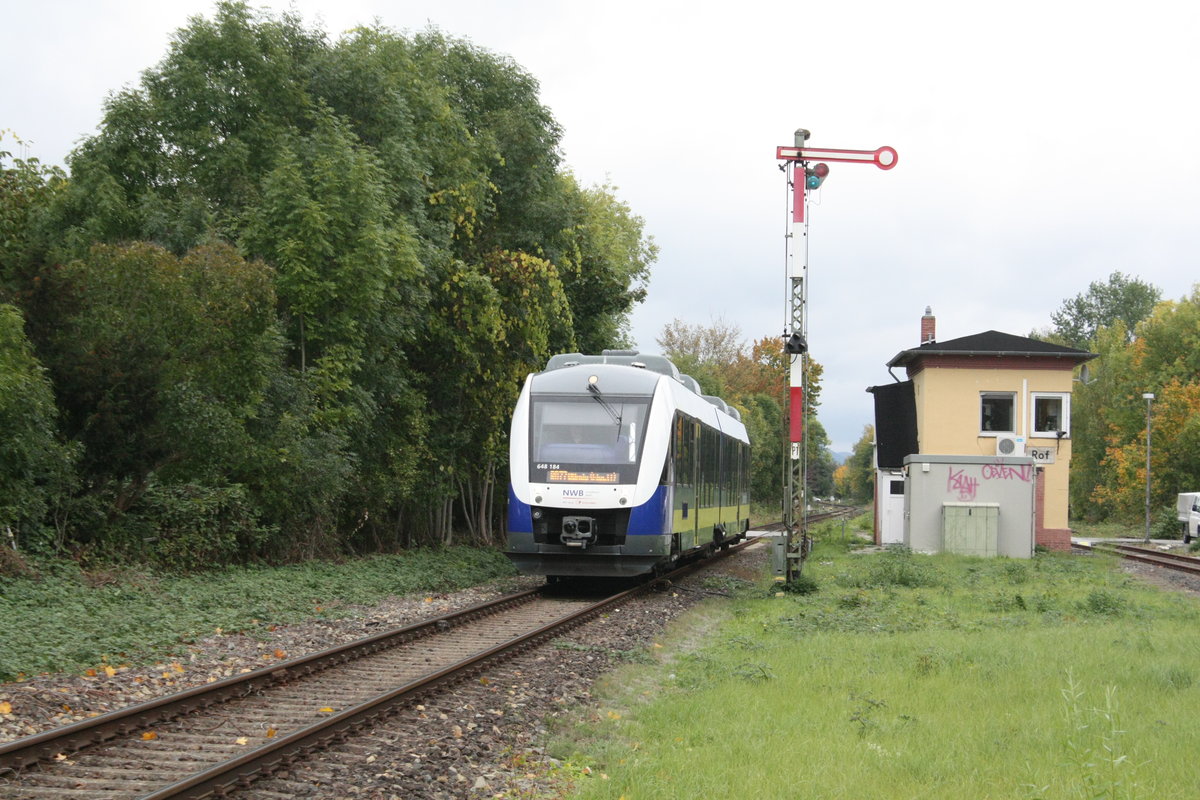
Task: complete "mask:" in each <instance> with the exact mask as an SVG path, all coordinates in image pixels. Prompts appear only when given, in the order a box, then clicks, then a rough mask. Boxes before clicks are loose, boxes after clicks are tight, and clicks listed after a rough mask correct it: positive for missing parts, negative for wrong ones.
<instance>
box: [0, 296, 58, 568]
mask: <svg viewBox="0 0 1200 800" xmlns="http://www.w3.org/2000/svg"><path fill="white" fill-rule="evenodd" d="M56 417H57V412H56V409H55V406H54V393H53V391H52V389H51V387H50V381H49V379H48V378H47V377H46V374H45V370H44V369H43V368H42V365H41V364H40V363H38V360H37V358H36V356H34V353H33V348H32V346H31V345H30V344H29V341H28V340H27V339H26V338H25V331H24V321H23V319H22V317H21V313H20V311H19V310H17V309H16V308H15V307H13V306H11V305H5V304H0V546H4V547H13V548H20V549H27V550H30V551H33V552H38V553H48V552H51V551H52V549H53V547H52V545H53V543H54V534H53V532H52V531H51V530H50V529H49V527H48V526H47V521H48V514H49V512H50V511H51V509H52V508H56V507H57V508H61V507H62V506H63V505H64V504H65V501H66V500H67V497H68V494H69V492H70V490H71V488H72V484H73V482H74V470H73V467H74V464H73V462H74V459H75V450H74V448H72V447H71V446H69V445H67V444H64V443H63V442H62V441H61V440H60V437H59V433H58V425H57V420H56Z"/></svg>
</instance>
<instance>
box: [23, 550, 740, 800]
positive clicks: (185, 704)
mask: <svg viewBox="0 0 1200 800" xmlns="http://www.w3.org/2000/svg"><path fill="white" fill-rule="evenodd" d="M750 543H751V542H745V543H742V544H740V545H737V546H734V547H732V548H730V550H729V551H727V553H732V552H736V551H737V550H740V549H741V548H742V547H745V546H747V545H749V544H750ZM705 563H712V561H711V559H710V560H709V561H707V562H700V563H699V564H694V565H690V566H689V567H685V568H684V569H681V570H677V571H676V572H673V573H671V574H670V575H669V576H664V577H671V578H677V577H680V576H682V574H685V573H686V572H688V571H692V570H695V569H697V568H699V567H701V566H703V564H705ZM650 586H651V584H644V585H642V586H639V587H635V588H633V589H630V590H627V591H624V592H621V593H618V594H614V595H610V596H607V597H604V598H602V599H600V600H594V599H587V600H583V599H579V598H571V597H563V596H558V595H557V594H549V593H547V591H546V590H545V589H534V590H528V591H525V592H519V593H516V594H513V595H509V596H507V597H503V598H500V599H498V600H495V601H492V602H489V603H485V604H481V605H479V606H475V607H473V608H470V609H465V610H463V611H460V612H455V613H452V614H446V615H443V616H440V617H436V618H433V619H430V620H426V621H423V622H420V623H416V624H414V625H409V626H405V627H403V628H399V629H397V630H394V631H390V632H387V633H383V634H379V635H376V636H374V637H370V638H368V639H364V640H361V641H359V642H354V643H351V644H348V645H343V646H340V647H336V648H332V649H330V650H327V651H323V652H320V653H315V654H312V655H310V656H307V657H304V658H299V659H294V660H292V661H288V662H283V663H281V664H279V665H276V666H273V667H270V668H264V669H260V670H257V671H255V672H251V673H247V674H245V675H241V676H238V677H236V678H230V679H227V680H225V681H220V682H217V683H214V684H210V685H208V686H204V687H198V688H195V689H192V690H189V691H186V692H182V693H179V694H176V695H171V696H169V697H164V698H160V699H158V700H155V701H151V702H148V703H144V704H141V705H137V706H133V707H130V708H127V709H123V710H120V711H115V712H112V713H109V714H105V715H103V716H101V717H97V718H95V719H92V720H88V721H86V722H81V723H76V724H74V725H70V726H67V727H65V728H60V729H58V730H54V731H48V732H46V733H43V734H39V735H36V736H31V737H27V738H25V739H21V740H17V741H15V742H9V743H7V744H3V745H0V797H19V798H31V799H37V798H85V797H86V798H93V799H94V800H117V799H118V798H142V799H143V800H159V799H160V798H201V797H211V796H216V795H223V794H226V793H229V792H232V791H235V790H237V789H239V788H242V787H245V786H248V785H249V784H250V783H251V782H253V781H254V780H256V779H257V778H259V777H263V776H267V775H270V774H272V773H274V772H276V771H280V770H282V771H286V768H287V767H288V766H289V765H290V764H294V763H297V762H299V761H302V760H304V759H306V757H307V756H309V755H310V754H312V753H315V752H317V751H319V750H321V749H322V748H325V747H327V746H329V745H332V744H334V743H337V742H340V741H343V740H346V739H347V738H350V737H352V736H355V735H357V734H358V733H360V732H362V731H365V730H369V729H370V728H371V727H372V726H373V725H374V724H376V723H377V722H378V721H379V720H381V719H383V718H386V717H387V716H389V715H391V714H393V713H395V712H396V711H398V710H400V709H402V708H406V707H409V706H411V705H413V704H415V703H417V702H419V701H421V700H422V699H423V698H425V697H426V696H428V695H430V694H431V693H434V692H436V691H437V690H438V689H440V688H444V687H447V686H449V685H451V684H454V683H457V682H459V681H461V680H462V679H464V678H466V677H470V676H472V675H475V674H478V673H479V672H480V671H481V670H483V669H485V668H487V666H488V665H491V664H494V663H496V662H497V661H499V660H503V659H504V658H505V657H507V656H511V655H514V654H517V653H520V652H523V651H525V650H528V649H530V648H532V647H535V646H537V645H538V644H540V643H542V642H546V641H548V640H551V639H553V638H554V637H556V636H559V635H561V634H562V633H563V632H564V631H565V630H567V629H569V628H571V627H573V626H575V625H578V624H581V623H582V622H584V621H586V620H588V619H590V618H592V617H594V616H596V615H598V614H600V613H603V612H604V611H605V610H606V609H609V608H612V607H613V606H615V605H617V604H619V603H621V602H623V601H624V600H627V599H629V598H632V597H633V596H635V595H636V594H639V593H642V592H645V591H647V590H648V589H649V588H650Z"/></svg>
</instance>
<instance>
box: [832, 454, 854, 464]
mask: <svg viewBox="0 0 1200 800" xmlns="http://www.w3.org/2000/svg"><path fill="white" fill-rule="evenodd" d="M829 453H830V455H832V456H833V463H834V464H837V465H838V466H839V467H840V466H841V465H842V464H845V463H846V459H848V458H850V456H852V455H854V454H853V453H839V452H837V451H836V450H830V451H829Z"/></svg>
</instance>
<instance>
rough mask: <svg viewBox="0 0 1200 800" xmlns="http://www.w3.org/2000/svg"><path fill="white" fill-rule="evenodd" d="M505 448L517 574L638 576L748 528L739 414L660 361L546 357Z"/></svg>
mask: <svg viewBox="0 0 1200 800" xmlns="http://www.w3.org/2000/svg"><path fill="white" fill-rule="evenodd" d="M509 455H510V458H509V464H510V479H511V480H510V485H509V497H508V549H507V551H506V552H507V555H508V557H509V558H510V559H512V561H513V562H514V563H515V564H516V566H517V567H518V569H520V570H521V571H522V572H525V573H529V574H534V575H547V576H561V577H565V576H597V577H620V576H632V575H640V574H644V573H647V572H653V571H657V570H661V569H663V568H665V567H667V566H669V565H671V564H673V563H674V562H676V561H678V560H679V559H682V558H686V557H688V556H693V555H698V554H702V553H704V552H707V551H709V550H711V549H713V548H716V547H722V546H728V545H729V544H730V543H732V542H734V541H736V540H738V539H741V538H743V537H744V536H745V533H746V530H747V529H748V528H749V525H750V506H749V477H748V473H749V468H750V442H749V439H748V438H747V436H746V427H745V426H744V425H743V424H742V422H741V416H740V414H739V413H738V411H737V410H736V409H734V408H732V407H730V406H728V405H727V404H726V403H725V402H724V401H722V400H721V399H720V398H717V397H712V396H709V395H703V394H701V393H700V387H699V385H698V384H697V383H696V381H695V380H694V379H692V378H691V377H689V376H687V375H682V374H680V372H679V370H678V369H677V368H676V367H675V365H674V364H672V363H671V362H670V361H669V360H667V359H666V358H663V357H661V356H650V355H640V354H638V353H636V352H634V351H614V350H605V351H604V353H603V354H601V355H598V356H597V355H581V354H579V353H568V354H563V355H557V356H554V357H553V358H551V359H550V362H549V363H548V364H547V366H546V369H545V370H544V371H543V372H539V373H536V374H533V375H530V376H529V377H528V378H527V379H526V381H525V385H524V387H523V389H522V390H521V396H520V398H519V399H518V400H517V406H516V409H515V411H514V412H513V420H512V431H511V440H510V444H509Z"/></svg>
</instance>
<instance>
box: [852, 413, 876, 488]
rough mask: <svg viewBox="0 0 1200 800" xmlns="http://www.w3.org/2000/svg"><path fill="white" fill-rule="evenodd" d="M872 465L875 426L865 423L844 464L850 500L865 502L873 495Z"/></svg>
mask: <svg viewBox="0 0 1200 800" xmlns="http://www.w3.org/2000/svg"><path fill="white" fill-rule="evenodd" d="M874 465H875V426H874V425H865V426H863V434H862V436H861V437H859V439H858V441H857V442H855V443H854V450H853V452H852V454H851V455H850V458H848V459H846V464H845V466H846V482H847V484H848V486H849V490H850V499H851V500H854V501H855V502H858V503H867V502H870V501H871V500H872V499H873V498H874V497H875V466H874Z"/></svg>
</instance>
